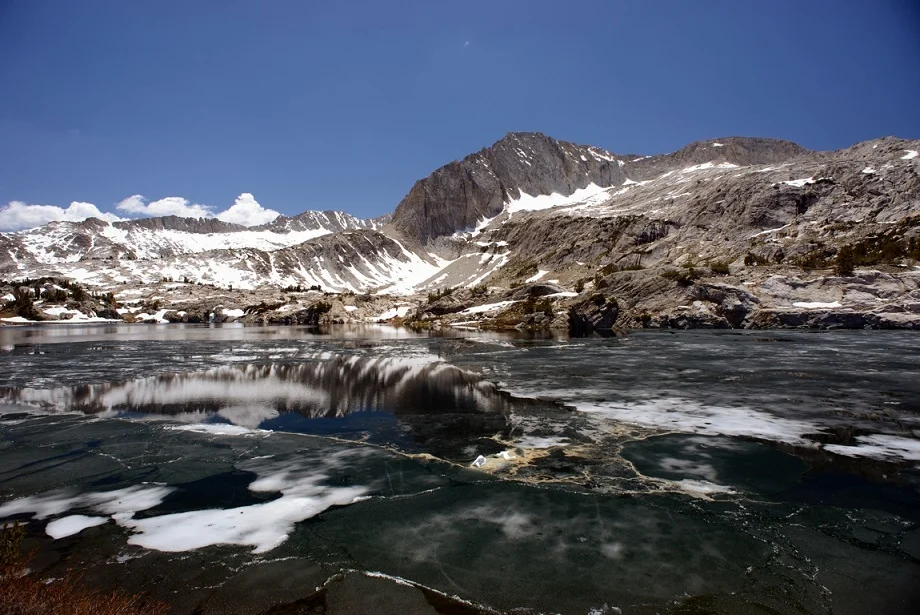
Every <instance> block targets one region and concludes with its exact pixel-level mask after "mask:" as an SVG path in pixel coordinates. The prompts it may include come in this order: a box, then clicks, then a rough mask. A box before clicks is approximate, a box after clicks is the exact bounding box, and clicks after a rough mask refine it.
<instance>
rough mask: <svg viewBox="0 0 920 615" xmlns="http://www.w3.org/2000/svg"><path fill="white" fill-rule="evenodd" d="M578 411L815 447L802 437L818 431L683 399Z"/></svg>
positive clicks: (594, 405) (583, 406)
mask: <svg viewBox="0 0 920 615" xmlns="http://www.w3.org/2000/svg"><path fill="white" fill-rule="evenodd" d="M575 407H576V409H577V410H579V411H581V412H586V413H591V414H593V415H595V416H598V417H604V418H608V419H613V420H616V421H622V422H626V423H632V424H635V425H642V426H645V427H656V428H659V429H666V430H673V431H677V432H683V433H701V434H711V435H723V436H747V437H751V438H757V439H761V440H770V441H774V442H785V443H787V444H795V445H799V446H815V444H814V443H813V442H812V441H810V440H808V439H806V438H804V437H803V436H804V435H805V434H809V433H815V432H817V431H820V430H821V427H820V426H819V425H816V424H813V423H809V422H806V421H800V420H796V419H789V418H784V417H781V416H776V415H773V414H770V413H768V412H763V411H759V410H754V409H753V408H748V407H743V406H738V407H729V406H716V405H711V406H710V405H705V404H701V403H699V402H696V401H693V400H690V399H682V398H671V397H666V398H661V399H650V400H645V401H638V402H615V401H611V402H593V403H588V402H582V403H576V404H575Z"/></svg>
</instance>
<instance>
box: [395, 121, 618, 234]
mask: <svg viewBox="0 0 920 615" xmlns="http://www.w3.org/2000/svg"><path fill="white" fill-rule="evenodd" d="M625 179H626V176H625V175H624V173H623V170H622V165H621V164H620V163H619V162H618V160H617V157H616V156H615V155H614V154H611V153H610V152H608V151H606V150H603V149H601V148H598V147H589V146H584V145H576V144H574V143H568V142H565V141H557V140H555V139H552V138H550V137H547V136H546V135H544V134H541V133H508V134H507V135H506V136H505V137H504V138H502V139H501V140H500V141H498V142H497V143H495V144H494V145H492V146H491V147H487V148H485V149H483V150H481V151H479V152H477V153H475V154H472V155H470V156H467V157H466V158H464V159H463V160H461V161H460V162H456V161H455V162H451V163H450V164H448V165H446V166H443V167H441V168H440V169H438V170H436V171H435V172H434V173H432V174H431V175H430V176H428V177H426V178H425V179H423V180H420V181H418V182H416V184H415V186H413V187H412V190H410V191H409V194H408V195H406V197H405V198H404V199H403V200H402V202H400V204H399V205H398V206H397V207H396V210H395V211H394V212H393V226H394V227H395V228H396V229H397V230H399V231H400V232H402V233H404V234H405V235H407V236H409V237H412V238H415V239H418V240H420V241H422V242H425V241H427V240H429V239H434V238H437V237H441V236H444V235H450V234H452V233H454V232H455V231H458V230H465V229H471V228H473V227H475V226H476V225H477V224H478V223H479V221H481V220H482V219H483V218H491V217H494V216H496V215H497V214H498V213H500V212H501V210H502V207H503V206H504V204H505V202H507V201H509V200H511V199H515V198H517V197H519V196H520V195H521V193H526V194H530V195H537V194H552V193H559V194H566V195H567V194H571V193H573V192H574V191H575V190H578V189H579V188H584V187H586V186H587V185H588V184H592V183H594V184H598V185H600V186H611V185H616V184H620V183H622V182H623V181H624V180H625Z"/></svg>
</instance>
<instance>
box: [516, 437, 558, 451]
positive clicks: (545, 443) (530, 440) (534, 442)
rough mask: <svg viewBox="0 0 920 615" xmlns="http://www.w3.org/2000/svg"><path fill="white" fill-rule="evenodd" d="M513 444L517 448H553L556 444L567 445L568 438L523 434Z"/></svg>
mask: <svg viewBox="0 0 920 615" xmlns="http://www.w3.org/2000/svg"><path fill="white" fill-rule="evenodd" d="M514 445H515V446H517V447H519V448H537V449H543V448H555V447H557V446H568V445H569V441H568V438H562V437H557V436H549V437H548V436H524V437H522V438H518V439H517V440H515V442H514Z"/></svg>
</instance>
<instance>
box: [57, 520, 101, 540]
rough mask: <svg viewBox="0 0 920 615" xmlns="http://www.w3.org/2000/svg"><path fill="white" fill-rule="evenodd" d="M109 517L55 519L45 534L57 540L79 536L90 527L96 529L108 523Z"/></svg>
mask: <svg viewBox="0 0 920 615" xmlns="http://www.w3.org/2000/svg"><path fill="white" fill-rule="evenodd" d="M108 520H109V519H108V517H87V516H86V515H69V516H67V517H61V518H60V519H55V520H54V521H52V522H51V523H49V524H48V525H47V526H46V527H45V533H46V534H48V535H49V536H51V537H52V538H54V539H55V540H57V539H58V538H65V537H67V536H73V535H74V534H79V533H80V532H82V531H83V530H85V529H86V528H88V527H96V526H97V525H102V524H103V523H106V522H107V521H108Z"/></svg>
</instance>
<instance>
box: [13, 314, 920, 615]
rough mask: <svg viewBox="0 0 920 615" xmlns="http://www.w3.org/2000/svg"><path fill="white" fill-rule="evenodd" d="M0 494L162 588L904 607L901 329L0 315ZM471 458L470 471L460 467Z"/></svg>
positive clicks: (282, 604) (429, 607) (269, 597)
mask: <svg viewBox="0 0 920 615" xmlns="http://www.w3.org/2000/svg"><path fill="white" fill-rule="evenodd" d="M0 346H2V347H3V349H4V350H3V352H2V353H0V373H2V374H3V376H2V377H0V433H2V435H3V439H2V444H0V517H5V518H9V519H19V520H23V521H26V522H27V523H28V526H27V527H28V530H29V536H30V538H29V546H30V547H34V548H36V549H37V553H38V555H37V558H36V560H35V565H36V567H37V569H38V570H39V571H40V572H41V573H43V574H46V575H49V576H55V575H60V574H61V572H62V571H64V570H65V569H67V568H79V569H80V570H81V572H83V574H84V578H85V580H86V581H87V582H88V583H91V584H94V585H97V586H100V587H105V588H112V587H118V588H123V589H126V590H127V591H131V592H149V593H151V594H152V595H154V596H156V597H159V598H161V599H164V600H167V601H168V602H170V603H171V604H172V605H173V606H174V610H175V612H177V613H193V612H199V613H243V612H246V613H267V612H274V613H297V612H330V613H331V612H362V611H363V612H400V613H410V612H418V613H433V612H441V613H473V612H511V611H514V612H522V611H521V609H523V612H533V613H604V612H608V613H614V612H618V611H617V609H619V612H622V613H661V612H672V613H710V612H715V613H802V612H806V613H879V612H884V613H912V612H913V609H914V608H915V604H916V600H917V599H918V598H920V595H918V591H920V590H918V589H917V588H920V525H918V523H920V488H918V485H920V472H918V468H917V465H918V462H920V440H918V437H917V436H918V428H917V420H918V412H920V383H918V382H917V379H916V377H915V374H916V371H917V366H920V351H918V350H917V349H916V344H915V337H914V336H912V335H910V334H906V333H891V334H888V333H885V332H872V333H868V332H867V333H862V332H856V333H852V332H851V333H827V334H800V333H799V334H796V333H778V334H764V333H763V332H759V333H758V334H757V335H756V336H755V335H737V334H733V333H713V332H681V333H679V334H677V335H670V334H667V333H665V334H634V335H630V336H628V337H625V338H610V339H588V340H568V339H534V338H528V337H511V336H500V335H489V336H485V335H483V336H479V335H476V334H464V335H462V336H457V337H451V336H448V337H427V336H414V335H406V334H405V333H402V332H397V331H392V330H386V329H366V330H351V329H336V330H332V331H331V332H328V334H326V335H317V334H316V332H315V331H313V330H306V329H302V328H264V329H260V328H251V329H246V328H227V329H222V328H213V329H208V328H195V327H188V328H181V327H148V328H137V327H106V328H103V329H93V328H89V327H84V328H81V329H80V330H77V329H68V330H49V329H20V330H15V331H13V330H7V329H4V330H0ZM480 456H482V460H483V461H484V463H483V464H482V465H481V467H471V464H473V462H474V461H475V460H477V458H479V457H480Z"/></svg>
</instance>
